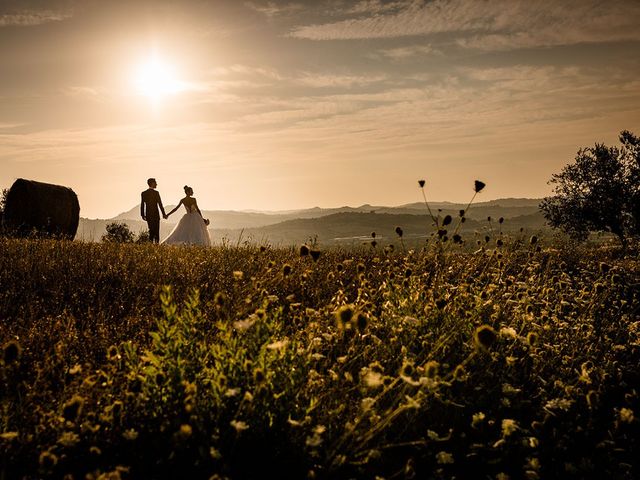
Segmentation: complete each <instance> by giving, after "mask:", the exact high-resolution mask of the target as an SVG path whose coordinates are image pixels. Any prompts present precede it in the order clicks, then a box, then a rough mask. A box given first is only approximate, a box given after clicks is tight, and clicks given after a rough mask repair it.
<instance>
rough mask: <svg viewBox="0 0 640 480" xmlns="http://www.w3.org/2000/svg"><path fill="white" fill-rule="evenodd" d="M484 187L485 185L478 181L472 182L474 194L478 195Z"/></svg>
mask: <svg viewBox="0 0 640 480" xmlns="http://www.w3.org/2000/svg"><path fill="white" fill-rule="evenodd" d="M486 186H487V184H486V183H484V182H481V181H480V180H476V181H475V182H473V190H474V191H475V192H476V193H480V192H481V191H482V190H483V189H484V187H486Z"/></svg>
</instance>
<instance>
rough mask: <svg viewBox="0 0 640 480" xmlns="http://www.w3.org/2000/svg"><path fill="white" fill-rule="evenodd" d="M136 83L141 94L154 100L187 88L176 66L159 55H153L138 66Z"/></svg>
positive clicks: (135, 77)
mask: <svg viewBox="0 0 640 480" xmlns="http://www.w3.org/2000/svg"><path fill="white" fill-rule="evenodd" d="M134 83H135V88H136V91H137V92H138V93H139V94H140V95H144V96H146V97H149V98H150V99H152V100H154V101H157V100H160V99H162V98H163V97H166V96H168V95H174V94H176V93H180V92H182V91H183V90H185V84H184V82H182V81H180V79H179V78H178V76H177V73H176V71H175V68H174V67H173V66H172V65H171V64H169V63H167V62H165V61H164V60H163V59H161V58H159V57H158V56H157V55H153V56H151V57H150V58H148V59H147V60H146V61H145V62H143V63H141V64H140V65H139V66H138V68H137V69H136V72H135V76H134Z"/></svg>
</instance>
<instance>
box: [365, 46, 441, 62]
mask: <svg viewBox="0 0 640 480" xmlns="http://www.w3.org/2000/svg"><path fill="white" fill-rule="evenodd" d="M377 55H380V56H383V57H386V58H390V59H392V60H404V59H406V58H411V57H417V56H421V55H442V52H441V51H440V50H438V49H436V48H434V47H432V46H431V45H409V46H406V47H396V48H387V49H382V50H380V51H379V52H378V53H377Z"/></svg>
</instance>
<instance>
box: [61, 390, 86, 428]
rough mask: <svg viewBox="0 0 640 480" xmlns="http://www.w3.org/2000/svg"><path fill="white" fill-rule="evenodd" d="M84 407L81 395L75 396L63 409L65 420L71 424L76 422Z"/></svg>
mask: <svg viewBox="0 0 640 480" xmlns="http://www.w3.org/2000/svg"><path fill="white" fill-rule="evenodd" d="M83 405H84V398H82V397H80V396H79V395H75V396H73V398H71V400H69V401H68V402H67V403H65V405H64V407H63V409H62V416H63V417H64V418H65V420H68V421H70V422H74V421H75V420H76V419H77V418H78V417H79V416H80V413H81V412H82V406H83Z"/></svg>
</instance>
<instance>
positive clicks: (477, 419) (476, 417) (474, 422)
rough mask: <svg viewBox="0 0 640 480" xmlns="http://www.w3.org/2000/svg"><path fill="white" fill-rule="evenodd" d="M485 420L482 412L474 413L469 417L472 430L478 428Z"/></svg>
mask: <svg viewBox="0 0 640 480" xmlns="http://www.w3.org/2000/svg"><path fill="white" fill-rule="evenodd" d="M485 418H486V416H485V414H484V413H482V412H478V413H474V414H473V415H472V417H471V426H472V427H473V428H478V427H479V426H480V425H481V424H482V423H483V422H484V419H485Z"/></svg>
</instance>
